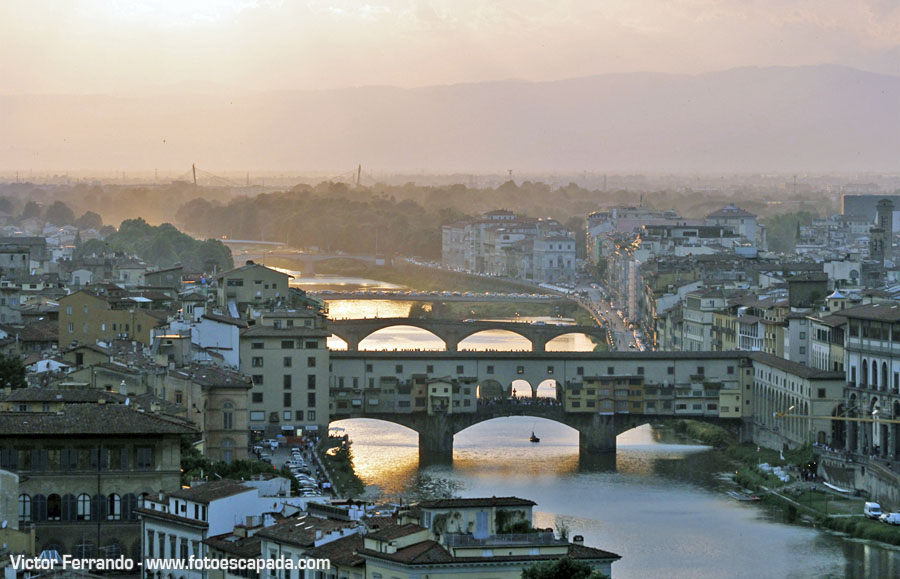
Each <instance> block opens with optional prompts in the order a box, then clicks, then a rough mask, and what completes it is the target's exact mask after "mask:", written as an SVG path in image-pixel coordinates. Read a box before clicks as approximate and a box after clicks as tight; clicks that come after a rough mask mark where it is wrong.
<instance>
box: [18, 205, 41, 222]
mask: <svg viewBox="0 0 900 579" xmlns="http://www.w3.org/2000/svg"><path fill="white" fill-rule="evenodd" d="M40 216H41V206H40V205H38V204H37V202H35V201H29V202H28V203H26V204H25V208H24V209H23V210H22V219H28V218H30V217H40Z"/></svg>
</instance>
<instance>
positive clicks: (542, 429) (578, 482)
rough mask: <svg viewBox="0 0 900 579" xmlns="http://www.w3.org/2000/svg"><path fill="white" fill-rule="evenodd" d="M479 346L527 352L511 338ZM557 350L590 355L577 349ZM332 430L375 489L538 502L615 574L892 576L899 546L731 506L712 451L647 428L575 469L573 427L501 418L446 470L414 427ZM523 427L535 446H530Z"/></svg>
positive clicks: (402, 334) (368, 309) (375, 306)
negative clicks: (344, 437)
mask: <svg viewBox="0 0 900 579" xmlns="http://www.w3.org/2000/svg"><path fill="white" fill-rule="evenodd" d="M409 305H410V304H409V302H407V303H403V302H399V303H398V302H386V303H383V304H379V303H373V302H372V301H369V300H359V301H356V302H343V303H342V302H332V303H331V304H330V315H331V316H333V317H335V316H338V317H373V316H375V315H380V316H390V317H395V316H403V315H406V314H408V312H409ZM404 308H405V313H404V311H403V310H404ZM504 339H505V340H510V341H506V342H504ZM585 339H586V340H587V338H585ZM369 340H370V343H369V344H367V347H368V349H396V348H397V347H398V344H401V343H402V344H404V345H407V344H411V345H412V346H413V347H419V348H422V349H426V347H425V346H426V345H427V344H428V343H429V340H430V338H429V336H428V334H427V333H424V332H422V331H419V330H414V329H406V330H403V329H401V330H398V331H395V333H393V334H391V333H390V332H385V333H383V334H379V335H378V336H373V338H369ZM587 341H588V343H589V342H590V340H587ZM488 344H489V345H488V346H487V347H491V348H494V349H504V347H505V349H512V350H518V349H526V348H521V347H520V346H521V344H520V343H519V342H517V341H515V338H513V337H509V336H493V337H491V338H490V339H489V340H488ZM432 346H434V344H432ZM437 346H438V347H437V348H435V349H440V347H439V346H440V345H439V344H438V345H437ZM565 348H571V349H576V348H586V349H588V350H590V349H591V348H590V347H589V346H588V344H584V343H577V342H572V343H569V344H567V345H566V346H562V347H560V349H565ZM473 349H474V348H473ZM539 393H540V392H539ZM332 426H335V427H339V428H343V429H345V432H346V433H347V434H348V435H349V436H350V438H351V440H352V441H353V454H354V462H355V465H356V468H357V471H358V472H359V474H360V476H361V478H362V479H363V480H364V481H365V482H366V484H367V485H369V491H370V492H371V493H372V494H374V495H380V496H382V497H384V498H390V497H394V496H399V495H401V494H408V493H410V492H415V491H416V490H418V489H419V488H420V487H421V486H422V484H423V480H424V481H425V484H432V485H435V484H437V485H438V486H440V487H441V488H446V487H447V486H448V485H449V486H451V487H452V488H453V489H454V492H455V494H456V495H458V496H464V497H475V496H482V497H483V496H510V495H513V496H518V497H522V498H528V499H531V500H533V501H535V502H536V503H537V504H538V505H537V507H535V526H537V527H544V528H547V527H551V528H558V526H565V527H567V528H568V531H569V536H570V537H571V536H574V535H583V536H584V539H585V544H586V545H590V546H594V547H598V548H601V549H606V550H609V551H613V552H615V553H618V554H620V555H622V560H620V561H618V562H617V563H615V564H614V565H613V573H614V576H615V577H616V578H618V579H622V578H648V577H661V578H662V577H665V578H672V577H684V578H710V579H712V578H722V577H740V578H744V577H746V578H760V577H791V578H813V577H816V578H818V577H849V578H860V579H862V578H866V579H868V578H889V577H900V549H897V548H893V547H889V546H885V545H882V544H880V543H874V542H868V541H860V540H855V539H848V538H845V537H843V536H840V535H837V534H833V533H830V532H828V531H823V530H818V529H814V528H810V527H807V526H802V525H796V524H786V523H784V522H783V520H782V518H783V515H782V512H781V511H780V510H778V509H774V508H771V507H767V506H765V505H760V504H748V503H740V502H737V501H734V500H733V499H731V498H730V497H728V496H727V495H725V494H724V492H723V491H724V490H728V489H730V488H733V487H731V486H729V485H728V483H726V482H723V478H724V477H726V476H727V472H728V471H729V469H730V468H731V466H730V465H729V463H728V462H727V461H726V459H725V458H724V457H723V456H722V455H721V454H720V453H719V452H717V451H714V450H711V449H709V448H708V447H705V446H700V445H695V444H686V443H685V442H684V441H682V440H679V439H677V438H675V437H674V435H672V434H671V433H669V432H667V431H656V430H653V429H651V428H650V426H648V425H645V426H642V427H639V428H636V429H633V430H631V431H629V432H626V433H624V434H622V435H620V436H619V437H618V439H617V447H618V449H617V452H616V455H615V457H606V458H599V459H592V460H589V461H585V462H582V461H581V460H580V459H579V453H578V434H577V432H576V431H575V430H573V429H571V428H569V427H567V426H565V425H562V424H558V423H555V422H552V421H548V420H543V419H534V418H527V417H509V418H501V419H496V420H491V421H488V422H484V423H481V424H478V425H476V426H473V427H472V428H469V429H467V430H465V431H463V432H460V433H459V434H457V435H456V437H455V439H454V460H453V465H452V466H443V467H433V466H429V467H422V468H420V467H419V464H418V437H417V435H416V433H414V432H413V431H411V430H408V429H405V428H403V427H401V426H397V425H394V424H390V423H386V422H381V421H377V420H362V419H357V420H344V421H339V422H335V423H333V424H332ZM532 431H534V432H535V433H536V434H537V435H538V436H539V437H540V438H541V442H540V443H539V444H532V443H530V442H528V437H529V435H530V434H531V432H532Z"/></svg>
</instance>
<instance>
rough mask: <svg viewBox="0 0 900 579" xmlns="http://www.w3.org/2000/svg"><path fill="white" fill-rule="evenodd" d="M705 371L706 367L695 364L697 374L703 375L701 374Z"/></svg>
mask: <svg viewBox="0 0 900 579" xmlns="http://www.w3.org/2000/svg"><path fill="white" fill-rule="evenodd" d="M705 372H706V369H705V368H704V367H703V366H697V375H699V376H703V374H704V373H705Z"/></svg>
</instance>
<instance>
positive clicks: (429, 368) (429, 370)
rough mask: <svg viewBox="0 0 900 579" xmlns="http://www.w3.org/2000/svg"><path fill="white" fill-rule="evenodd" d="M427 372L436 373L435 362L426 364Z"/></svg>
mask: <svg viewBox="0 0 900 579" xmlns="http://www.w3.org/2000/svg"><path fill="white" fill-rule="evenodd" d="M425 373H426V374H433V373H434V365H433V364H428V365H427V366H425Z"/></svg>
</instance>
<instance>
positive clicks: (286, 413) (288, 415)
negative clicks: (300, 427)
mask: <svg viewBox="0 0 900 579" xmlns="http://www.w3.org/2000/svg"><path fill="white" fill-rule="evenodd" d="M281 416H282V418H284V419H285V420H286V421H287V420H290V419H291V411H290V410H285V411H284V412H282V413H281Z"/></svg>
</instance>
